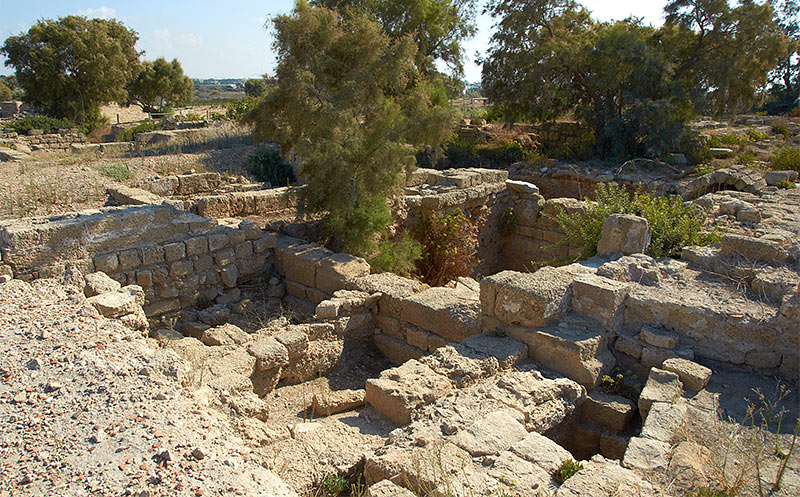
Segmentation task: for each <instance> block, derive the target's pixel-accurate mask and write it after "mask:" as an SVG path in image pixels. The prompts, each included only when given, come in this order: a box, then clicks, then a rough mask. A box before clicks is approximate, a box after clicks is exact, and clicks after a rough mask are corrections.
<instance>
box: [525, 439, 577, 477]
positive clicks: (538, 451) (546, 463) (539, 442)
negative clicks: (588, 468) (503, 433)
mask: <svg viewBox="0 0 800 497" xmlns="http://www.w3.org/2000/svg"><path fill="white" fill-rule="evenodd" d="M511 452H513V453H514V454H516V455H518V456H519V457H521V458H523V459H525V460H526V461H529V462H532V463H533V464H535V465H537V466H539V467H540V468H542V469H543V470H545V471H546V472H547V473H549V474H553V473H555V472H556V471H558V468H559V467H561V463H563V462H564V461H566V460H567V459H572V454H570V453H569V452H568V451H567V449H565V448H563V447H561V446H560V445H558V444H557V443H555V442H553V441H552V440H550V439H549V438H547V437H545V436H544V435H540V434H538V433H536V432H531V433H528V434H527V435H525V438H523V439H522V440H520V441H519V442H517V443H515V444H514V445H512V446H511Z"/></svg>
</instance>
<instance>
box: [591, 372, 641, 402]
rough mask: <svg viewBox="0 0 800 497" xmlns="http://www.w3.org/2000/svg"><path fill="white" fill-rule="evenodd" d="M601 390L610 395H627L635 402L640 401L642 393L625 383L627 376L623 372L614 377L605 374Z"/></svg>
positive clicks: (626, 396)
mask: <svg viewBox="0 0 800 497" xmlns="http://www.w3.org/2000/svg"><path fill="white" fill-rule="evenodd" d="M600 390H602V391H603V393H607V394H610V395H619V396H620V397H625V398H626V399H628V400H632V401H633V402H634V403H637V402H639V394H640V393H641V392H639V391H638V390H637V389H636V388H634V387H632V386H630V385H628V384H627V383H625V378H624V377H623V376H622V375H621V374H618V375H616V376H615V377H613V378H612V377H611V376H609V375H607V374H606V375H603V379H602V383H600Z"/></svg>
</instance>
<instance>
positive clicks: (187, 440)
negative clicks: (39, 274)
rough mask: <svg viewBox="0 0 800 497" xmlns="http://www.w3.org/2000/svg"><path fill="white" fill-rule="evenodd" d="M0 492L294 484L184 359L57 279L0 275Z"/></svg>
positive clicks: (184, 491) (244, 489)
mask: <svg viewBox="0 0 800 497" xmlns="http://www.w3.org/2000/svg"><path fill="white" fill-rule="evenodd" d="M0 344H2V345H0V497H6V496H12V495H13V496H28V495H64V496H66V495H69V496H81V495H136V496H141V497H145V496H157V495H164V496H166V495H170V496H172V495H193V496H199V495H253V496H276V497H283V496H291V495H294V493H293V492H292V491H291V490H289V489H288V487H286V486H285V485H284V483H283V482H282V481H280V479H279V478H278V477H276V476H275V475H274V474H273V473H272V472H270V471H269V470H267V469H266V468H264V466H263V465H262V464H261V463H260V462H259V461H260V459H259V458H256V457H255V456H254V453H253V452H252V448H251V447H250V446H249V445H248V444H247V442H245V441H244V440H242V439H241V438H240V437H239V435H238V434H237V432H236V430H235V429H234V428H233V427H232V425H231V419H230V418H229V417H228V415H227V414H225V413H223V412H221V411H219V410H217V409H215V408H211V407H208V406H206V405H204V402H208V399H207V398H203V396H202V395H196V394H193V393H191V392H189V391H188V390H187V389H185V388H183V387H182V385H181V380H182V379H183V378H184V375H185V374H186V372H187V370H188V367H189V365H187V364H186V363H185V362H184V361H182V360H181V359H179V358H178V357H177V355H175V354H174V353H173V352H171V351H168V350H166V349H161V348H158V347H157V346H156V344H155V343H154V342H153V341H150V340H148V339H145V338H144V337H143V336H142V335H141V334H140V333H138V332H133V331H131V330H128V329H127V328H124V327H123V326H122V325H121V324H119V323H118V322H117V321H116V320H107V319H105V318H103V317H101V316H100V315H99V314H98V313H97V312H96V311H95V310H94V308H92V307H91V306H89V305H87V303H86V299H85V297H84V296H83V294H82V293H80V291H79V290H77V289H75V288H73V287H68V286H66V287H65V286H61V285H59V284H57V283H56V282H55V281H54V280H39V281H37V282H35V283H34V284H32V285H29V284H27V283H23V282H21V281H19V280H12V281H11V282H8V283H5V284H0Z"/></svg>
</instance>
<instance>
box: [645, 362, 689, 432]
mask: <svg viewBox="0 0 800 497" xmlns="http://www.w3.org/2000/svg"><path fill="white" fill-rule="evenodd" d="M681 394H683V384H682V383H681V380H680V377H679V376H678V375H677V374H676V373H673V372H671V371H664V370H663V369H658V368H652V369H650V374H649V375H648V376H647V383H645V385H644V389H642V393H641V394H640V395H639V412H640V413H641V415H642V419H644V420H646V419H647V413H648V412H649V411H650V407H651V406H652V405H653V403H654V402H667V403H669V404H674V403H675V402H676V401H677V400H678V399H679V398H680V396H681Z"/></svg>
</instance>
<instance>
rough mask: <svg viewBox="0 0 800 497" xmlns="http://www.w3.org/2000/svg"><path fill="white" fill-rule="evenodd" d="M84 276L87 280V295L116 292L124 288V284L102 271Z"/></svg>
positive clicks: (85, 292)
mask: <svg viewBox="0 0 800 497" xmlns="http://www.w3.org/2000/svg"><path fill="white" fill-rule="evenodd" d="M83 278H84V280H85V281H86V286H85V287H84V289H83V293H84V294H85V295H86V296H87V297H94V296H95V295H100V294H103V293H108V292H116V291H118V290H119V289H120V288H122V285H120V284H119V282H118V281H115V280H112V279H111V278H110V277H109V276H108V275H107V274H106V273H103V272H100V271H98V272H95V273H89V274H87V275H84V277H83Z"/></svg>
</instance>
